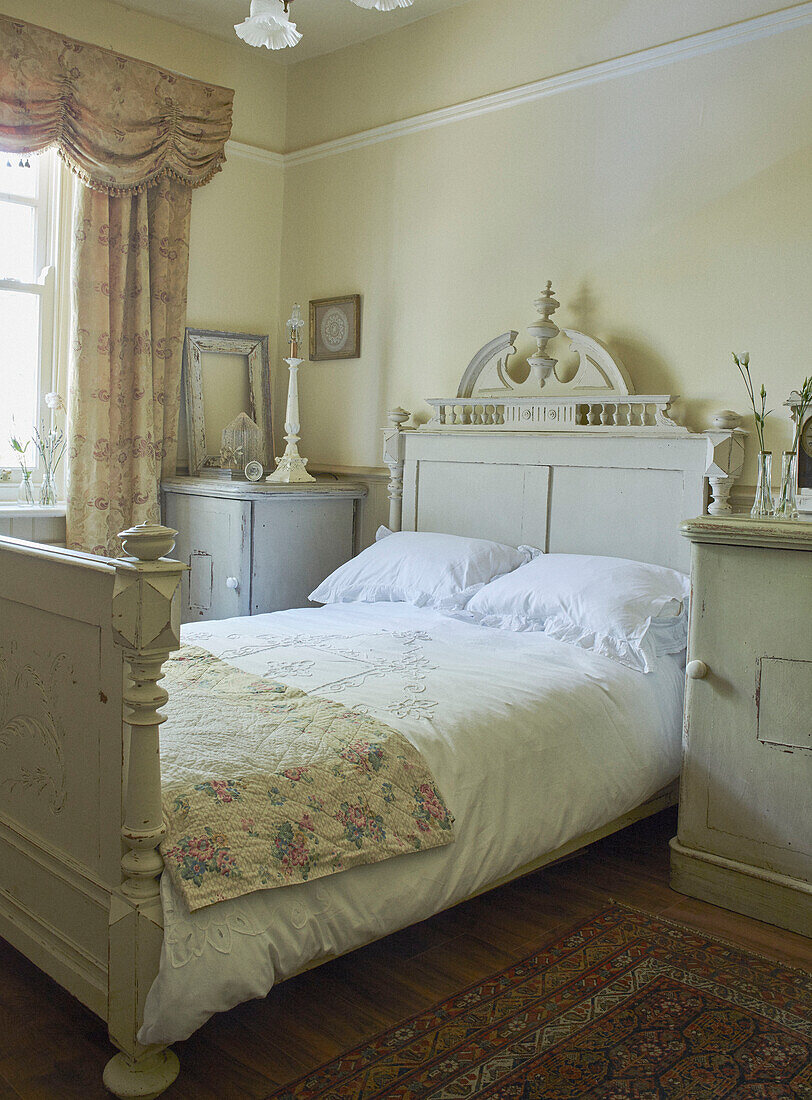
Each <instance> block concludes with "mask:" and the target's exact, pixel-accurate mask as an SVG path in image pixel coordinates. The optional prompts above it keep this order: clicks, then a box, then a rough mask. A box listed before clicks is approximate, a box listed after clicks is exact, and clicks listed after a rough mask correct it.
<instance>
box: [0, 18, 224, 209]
mask: <svg viewBox="0 0 812 1100" xmlns="http://www.w3.org/2000/svg"><path fill="white" fill-rule="evenodd" d="M233 98H234V92H233V91H231V89H229V88H219V87H217V86H216V85H212V84H204V83H202V82H201V81H198V80H191V79H189V78H188V77H185V76H180V75H178V74H177V73H173V72H170V71H169V70H167V69H159V68H156V67H155V66H154V65H150V64H148V63H147V62H145V61H137V60H135V59H134V58H131V57H125V56H124V55H123V54H118V53H114V52H113V51H111V50H105V49H102V48H101V47H99V46H92V45H89V44H87V43H84V42H78V41H76V40H75V39H73V38H66V37H65V36H64V35H62V34H57V33H56V32H54V31H50V30H46V29H44V28H43V27H36V26H33V25H32V24H31V23H24V22H22V21H21V20H19V19H12V18H10V17H8V16H4V15H0V149H4V150H7V151H9V152H12V153H35V152H39V151H41V150H43V149H46V148H47V147H48V146H50V145H57V146H58V148H59V154H60V156H61V157H62V158H63V160H65V161H66V162H67V164H68V165H69V166H70V167H71V168H72V169H73V171H74V172H76V173H77V174H78V175H79V176H80V177H81V179H82V180H83V181H84V182H85V183H86V184H87V185H88V186H89V187H92V188H94V189H96V190H98V191H106V192H108V193H109V194H113V195H118V194H125V193H127V192H131V191H139V190H142V189H143V188H144V187H146V186H148V185H149V184H151V183H153V182H154V181H156V180H158V179H160V178H162V177H164V176H172V177H174V178H175V179H178V180H180V181H181V182H182V183H185V184H187V185H188V186H189V187H200V186H201V185H202V184H204V183H207V182H208V181H209V180H210V179H211V177H212V176H213V175H214V174H215V172H218V171H219V170H220V166H221V164H222V162H223V161H224V160H225V151H224V146H225V143H226V141H227V140H228V137H229V134H230V133H231V105H232V100H233Z"/></svg>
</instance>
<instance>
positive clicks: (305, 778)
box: [161, 646, 454, 911]
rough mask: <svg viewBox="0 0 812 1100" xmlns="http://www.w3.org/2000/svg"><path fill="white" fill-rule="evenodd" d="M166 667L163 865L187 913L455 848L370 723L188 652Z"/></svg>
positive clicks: (395, 743)
mask: <svg viewBox="0 0 812 1100" xmlns="http://www.w3.org/2000/svg"><path fill="white" fill-rule="evenodd" d="M164 667H165V669H166V677H165V684H166V687H167V690H168V691H169V695H170V699H171V706H170V716H169V719H168V720H167V722H166V724H165V725H164V726H163V727H162V732H161V742H162V747H161V765H162V769H163V784H162V792H163V810H164V817H165V820H166V823H167V831H166V836H165V838H164V840H163V842H162V844H161V853H162V855H163V857H164V861H165V865H166V871H167V873H168V874H169V875H170V876H171V878H172V882H173V884H174V885H175V886H176V888H177V889H178V891H179V892H180V893H181V894H182V895H183V897H184V898H185V900H186V902H187V904H188V906H189V909H190V910H192V911H194V910H195V909H200V908H202V907H203V906H205V905H210V904H212V903H213V902H216V901H222V900H224V899H226V898H234V897H239V896H240V895H241V894H248V893H251V892H252V891H254V890H267V889H272V888H274V887H277V886H287V885H289V884H291V883H297V882H306V881H308V880H310V879H316V878H322V877H323V876H325V875H332V874H335V872H337V871H343V870H345V869H347V868H349V867H354V866H357V865H358V864H363V863H377V862H379V861H381V860H384V859H390V858H391V857H392V856H397V855H402V854H404V853H406V852H416V851H422V850H425V849H429V848H436V847H439V846H441V845H445V844H449V843H450V842H451V841H452V840H453V839H454V834H453V828H452V825H453V821H454V818H453V815H452V814H451V812H450V811H449V809H448V807H447V806H446V804H445V802H444V800H443V797H442V795H441V794H440V792H439V791H438V789H437V785H436V783H435V781H434V778H433V776H432V774H431V772H430V771H429V769H428V766H427V765H426V762H425V760H424V759H423V757H422V756H421V754H420V753H419V752H418V750H417V749H416V748H415V747H414V746H413V745H412V744H411V743H410V742H409V741H408V740H407V739H406V738H405V737H403V736H402V734H400V733H398V732H397V731H396V730H393V729H391V728H390V727H388V726H387V725H385V724H384V723H383V722H381V721H379V720H378V719H376V718H373V717H371V716H370V715H368V714H366V713H365V712H363V711H361V710H360V709H354V708H352V707H345V706H342V705H341V704H340V703H336V702H334V701H332V700H330V699H322V698H319V697H317V696H313V695H308V694H306V693H305V692H303V691H301V690H299V689H298V688H293V687H289V686H286V685H285V684H282V683H279V682H278V681H274V680H266V679H262V678H257V677H254V676H251V675H249V674H248V673H245V672H242V671H240V670H239V669H237V668H235V667H234V666H232V665H229V664H226V663H225V662H224V661H221V660H220V659H219V658H218V657H214V656H213V655H212V654H211V653H208V652H206V651H205V650H203V649H198V648H197V647H195V646H184V647H183V648H182V649H180V650H179V651H178V652H177V653H176V654H174V655H173V656H172V657H171V658H170V660H169V661H168V662H167V663H166V665H165V666H164Z"/></svg>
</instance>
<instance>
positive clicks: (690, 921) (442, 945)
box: [0, 810, 812, 1100]
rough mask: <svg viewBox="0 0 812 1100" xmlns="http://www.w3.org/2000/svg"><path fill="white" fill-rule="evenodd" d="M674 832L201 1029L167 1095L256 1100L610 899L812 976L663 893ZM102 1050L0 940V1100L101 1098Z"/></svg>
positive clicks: (668, 825) (541, 880) (668, 821)
mask: <svg viewBox="0 0 812 1100" xmlns="http://www.w3.org/2000/svg"><path fill="white" fill-rule="evenodd" d="M675 831H676V815H675V812H674V811H673V810H667V811H665V812H663V813H661V814H658V815H657V816H656V817H654V818H652V819H650V820H648V821H643V822H639V823H638V824H637V825H633V826H631V827H630V828H629V829H626V830H624V831H623V832H622V833H618V834H616V835H615V836H612V837H607V838H606V839H605V840H602V841H600V842H599V843H598V844H595V845H593V846H592V848H590V849H588V850H587V851H586V852H583V853H581V854H580V855H578V856H576V857H574V858H572V859H569V860H567V861H565V862H562V863H560V864H557V865H556V866H554V867H548V868H545V869H543V870H541V871H537V872H535V873H534V874H532V875H528V876H527V877H526V878H524V879H522V880H520V881H519V882H515V883H510V884H509V885H507V886H503V887H501V888H500V889H499V890H497V891H494V892H493V893H491V894H488V895H485V896H484V897H479V898H475V899H473V900H472V901H470V902H466V903H465V904H464V905H461V906H458V907H457V908H456V909H453V910H450V911H449V912H447V913H441V914H439V915H438V916H436V917H432V918H431V919H430V920H427V921H423V922H422V923H421V924H418V925H415V926H414V927H412V928H407V929H404V930H403V931H402V932H398V933H395V934H394V935H392V936H389V937H387V939H385V940H382V941H380V942H379V943H376V944H371V945H370V946H369V947H366V948H363V949H362V950H360V951H356V952H354V953H353V954H352V955H348V956H346V957H345V958H342V959H337V960H335V961H334V962H332V963H328V964H327V965H326V966H323V967H319V968H318V969H316V970H312V971H309V972H308V973H306V974H302V975H300V977H298V978H294V979H292V980H291V981H289V982H285V983H284V984H283V985H281V986H279V988H277V989H275V990H272V992H271V993H270V994H269V996H268V997H266V998H265V999H264V1000H262V1001H251V1002H250V1003H248V1004H245V1005H240V1006H239V1007H238V1008H236V1009H234V1010H232V1011H231V1012H230V1013H227V1014H225V1015H223V1016H221V1017H216V1018H215V1019H213V1020H210V1021H209V1022H208V1023H207V1024H206V1025H204V1027H202V1028H201V1029H200V1030H199V1031H198V1032H196V1034H195V1035H193V1036H192V1037H191V1038H190V1039H188V1040H187V1041H186V1042H185V1043H177V1044H176V1045H175V1049H176V1051H177V1052H178V1055H179V1056H180V1060H181V1067H182V1070H181V1075H180V1077H179V1078H178V1080H177V1081H176V1083H175V1084H174V1085H173V1086H172V1088H171V1089H169V1090H168V1091H167V1092H166V1093H165V1094H164V1095H165V1096H166V1100H262V1098H264V1097H265V1096H267V1094H268V1093H269V1092H270V1091H272V1090H273V1089H274V1088H275V1087H277V1086H278V1085H281V1084H284V1083H286V1082H288V1081H292V1080H295V1079H296V1078H297V1077H299V1076H301V1075H302V1074H304V1073H307V1072H308V1071H309V1070H311V1069H315V1068H316V1067H317V1066H319V1065H321V1064H322V1063H323V1062H325V1061H328V1060H329V1059H330V1058H333V1057H335V1056H336V1055H337V1054H339V1053H341V1051H343V1050H348V1049H349V1048H351V1047H353V1046H356V1045H357V1044H358V1043H360V1042H363V1041H364V1040H365V1039H368V1038H370V1037H372V1036H373V1035H375V1034H377V1033H378V1032H379V1031H382V1030H385V1029H386V1028H388V1027H391V1026H392V1025H394V1024H396V1023H398V1022H399V1021H402V1020H404V1019H406V1018H408V1017H409V1016H412V1015H414V1014H415V1013H418V1012H422V1011H423V1010H424V1009H427V1008H429V1007H430V1006H431V1005H432V1004H434V1003H436V1002H437V1001H440V1000H443V999H445V998H446V997H449V996H452V995H453V994H454V993H456V992H459V991H460V990H462V989H464V988H465V987H466V986H468V985H471V984H473V983H474V982H477V981H479V980H481V979H482V978H485V977H487V976H488V975H489V974H491V973H493V972H494V971H496V970H499V969H501V968H503V967H505V966H509V965H510V964H511V963H512V962H514V961H516V960H518V959H521V958H524V957H525V956H526V955H528V954H530V953H531V952H533V951H535V950H538V949H539V948H540V947H542V946H543V945H544V944H546V943H548V942H549V941H550V940H551V939H554V938H555V937H556V936H557V935H558V934H559V933H561V932H562V931H564V930H565V929H566V928H567V927H568V926H569V925H572V924H573V923H575V922H576V921H579V920H581V919H583V918H585V917H588V916H590V915H591V914H592V913H594V912H595V911H596V910H597V909H599V908H600V907H601V906H603V905H605V904H607V902H608V901H609V900H610V899H614V900H615V901H618V902H621V903H625V904H627V905H633V906H636V907H638V908H640V909H645V910H647V911H648V912H651V913H656V914H658V915H660V916H663V917H667V918H668V919H670V920H675V921H678V922H680V923H682V924H686V925H689V926H692V927H695V928H697V929H700V930H701V931H703V932H705V933H710V934H711V935H715V936H718V937H720V938H721V939H724V940H728V941H729V942H731V943H734V944H738V945H740V946H741V947H744V948H745V949H747V950H749V951H754V952H756V953H758V954H760V955H766V956H767V957H768V958H773V959H776V960H778V961H780V962H783V963H787V964H789V965H791V966H800V967H804V968H806V969H812V940H808V939H806V938H805V937H803V936H798V935H795V934H794V933H792V932H785V931H783V930H781V929H778V928H773V927H772V926H770V925H767V924H762V923H761V922H760V921H755V920H751V919H750V918H748V917H743V916H739V915H738V914H736V913H730V912H727V911H726V910H724V909H719V908H717V907H716V906H713V905H707V904H705V903H704V902H700V901H694V900H693V899H691V898H686V897H683V895H681V894H677V893H675V892H674V891H673V890H671V889H670V888H669V886H668V840H669V838H670V837H671V836H673V835H674V833H675ZM111 1053H112V1051H111V1048H110V1047H109V1044H108V1041H107V1035H106V1031H105V1028H104V1025H103V1024H102V1023H101V1022H100V1021H99V1020H98V1019H97V1018H96V1017H95V1016H93V1015H92V1014H91V1013H90V1012H88V1011H87V1010H86V1009H84V1008H83V1007H82V1006H81V1005H79V1004H78V1002H77V1001H75V1000H74V999H73V998H72V997H70V996H69V995H68V994H67V993H65V992H64V991H63V990H62V989H60V987H59V986H57V985H56V984H55V983H53V982H52V981H50V979H48V978H47V977H45V975H43V974H41V973H40V972H39V971H38V970H37V969H36V968H35V967H34V966H32V965H31V964H30V963H29V962H28V961H27V960H26V959H24V958H23V957H22V956H21V955H19V954H18V953H17V952H16V951H14V950H13V949H12V948H11V947H9V946H8V945H7V944H5V943H4V942H3V941H2V940H0V1100H7V1098H8V1100H20V1098H22V1100H55V1098H60V1100H62V1098H72V1097H82V1100H96V1098H99V1100H101V1098H103V1097H105V1096H107V1093H106V1092H105V1091H104V1089H103V1087H102V1085H101V1072H102V1069H103V1067H104V1063H105V1062H106V1060H107V1059H108V1058H109V1057H110V1054H111Z"/></svg>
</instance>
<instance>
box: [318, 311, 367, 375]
mask: <svg viewBox="0 0 812 1100" xmlns="http://www.w3.org/2000/svg"><path fill="white" fill-rule="evenodd" d="M360 355H361V295H360V294H345V295H343V296H341V297H339V298H314V299H313V300H312V301H311V302H310V359H311V362H316V363H318V362H324V361H325V360H329V359H358V358H359V356H360Z"/></svg>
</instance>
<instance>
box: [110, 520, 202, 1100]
mask: <svg viewBox="0 0 812 1100" xmlns="http://www.w3.org/2000/svg"><path fill="white" fill-rule="evenodd" d="M176 534H177V531H173V530H172V529H171V528H169V527H162V526H160V525H157V524H141V525H139V526H137V527H133V528H131V529H130V530H128V531H122V532H121V534H120V536H119V537H120V538H121V541H122V545H123V547H124V552H125V554H126V555H127V556H126V557H124V558H121V559H119V560H117V561H116V563H115V564H116V580H115V588H114V591H113V603H112V615H113V635H114V638H115V641H116V643H117V644H118V645H120V646H121V647H122V648H123V650H124V659H125V661H126V662H127V665H128V666H129V669H128V676H129V681H130V682H129V683H128V684H127V685H126V686H125V689H124V715H123V720H124V722H125V723H126V725H127V726H129V730H130V736H129V744H128V741H127V739H126V737H125V739H124V742H123V744H124V760H123V764H124V774H125V779H126V796H125V800H124V807H123V824H122V828H121V837H122V842H123V843H122V848H123V855H122V857H121V871H122V881H121V886H120V888H119V889H118V890H116V891H115V892H114V893H113V896H112V899H111V904H110V931H109V976H108V1027H109V1031H110V1038H111V1040H112V1041H113V1042H114V1043H115V1045H116V1046H117V1047H118V1048H119V1050H120V1051H121V1053H120V1054H116V1055H115V1057H113V1058H112V1059H111V1060H110V1061H109V1062H108V1063H107V1066H106V1067H105V1070H104V1083H105V1085H106V1086H107V1088H108V1089H109V1090H110V1092H112V1093H113V1094H114V1095H115V1096H118V1097H141V1098H142V1100H146V1098H152V1097H156V1096H159V1095H160V1093H162V1092H163V1091H164V1089H166V1088H168V1087H169V1085H171V1084H172V1082H173V1081H174V1080H175V1078H176V1077H177V1075H178V1070H179V1068H180V1066H179V1063H178V1059H177V1056H176V1055H175V1054H174V1052H173V1051H171V1050H167V1049H165V1048H162V1047H155V1046H152V1047H143V1046H141V1045H140V1044H139V1043H138V1041H137V1039H136V1034H137V1032H138V1029H139V1027H140V1025H141V1021H142V1019H143V1008H144V1000H145V998H146V995H147V993H148V992H149V988H150V986H151V985H152V982H153V980H154V978H155V976H156V974H157V973H158V964H159V960H160V953H161V945H162V942H163V910H162V908H161V899H160V893H159V887H160V884H159V879H160V875H161V871H162V870H163V858H162V856H161V854H160V852H159V851H158V845H159V844H160V843H161V840H162V839H163V837H164V834H165V832H166V826H165V824H164V820H163V813H162V810H161V758H160V740H159V733H158V731H159V727H160V724H161V723H162V722H164V721H166V715H164V714H161V713H160V711H159V709H158V708H159V707H161V706H163V705H164V703H166V701H167V699H168V695H167V692H166V691H165V690H164V689H163V688H162V687H160V686H159V683H158V681H159V680H160V679H161V677H162V676H163V663H164V661H165V660H166V659H167V657H168V656H169V654H170V653H171V652H172V650H174V649H177V648H178V646H179V645H180V607H179V597H178V592H179V585H180V578H181V573H182V572H183V568H184V567H183V566H182V565H181V564H180V563H179V562H177V561H171V560H169V559H168V558H165V557H164V556H163V555H164V554H169V553H171V551H172V548H173V546H174V545H175V535H176Z"/></svg>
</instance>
